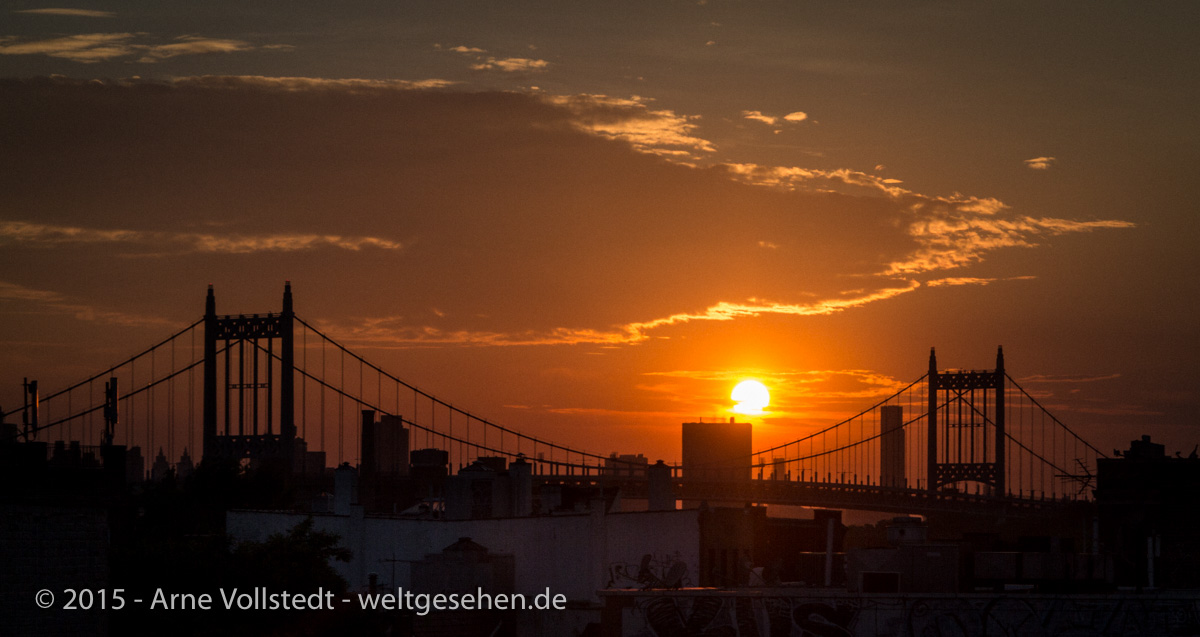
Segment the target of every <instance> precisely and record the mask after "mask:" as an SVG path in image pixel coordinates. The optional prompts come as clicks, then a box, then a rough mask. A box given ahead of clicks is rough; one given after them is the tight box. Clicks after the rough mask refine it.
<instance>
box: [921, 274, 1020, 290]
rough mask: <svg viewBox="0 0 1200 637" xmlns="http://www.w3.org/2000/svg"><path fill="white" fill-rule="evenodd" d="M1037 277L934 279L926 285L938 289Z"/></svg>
mask: <svg viewBox="0 0 1200 637" xmlns="http://www.w3.org/2000/svg"><path fill="white" fill-rule="evenodd" d="M1035 278H1037V277H1033V276H1010V277H1004V278H979V277H970V276H960V277H949V278H945V279H934V280H932V281H926V282H925V285H927V286H929V287H931V288H936V287H941V286H958V285H988V284H989V283H995V282H996V281H1029V280H1032V279H1035Z"/></svg>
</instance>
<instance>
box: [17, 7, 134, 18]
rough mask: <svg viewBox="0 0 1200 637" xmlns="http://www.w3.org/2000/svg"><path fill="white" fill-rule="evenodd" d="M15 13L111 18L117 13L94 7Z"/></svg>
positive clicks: (19, 11) (22, 10) (24, 10)
mask: <svg viewBox="0 0 1200 637" xmlns="http://www.w3.org/2000/svg"><path fill="white" fill-rule="evenodd" d="M13 13H31V14H36V15H61V16H73V17H77V18H111V17H114V16H116V15H117V14H116V13H114V12H112V11H95V10H92V9H21V10H18V11H13Z"/></svg>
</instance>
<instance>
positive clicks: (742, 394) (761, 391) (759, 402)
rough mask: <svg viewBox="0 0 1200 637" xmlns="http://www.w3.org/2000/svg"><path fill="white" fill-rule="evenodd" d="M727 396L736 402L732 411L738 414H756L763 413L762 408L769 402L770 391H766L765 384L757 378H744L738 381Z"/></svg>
mask: <svg viewBox="0 0 1200 637" xmlns="http://www.w3.org/2000/svg"><path fill="white" fill-rule="evenodd" d="M729 397H730V398H731V399H732V400H733V402H735V403H737V404H736V405H734V407H733V411H735V412H737V413H739V414H747V415H751V416H757V415H760V414H762V413H763V409H764V408H765V407H766V406H767V405H769V404H771V392H769V391H767V386H766V385H764V384H762V383H760V382H758V381H757V380H744V381H742V382H740V383H738V384H737V387H734V388H733V393H732V394H730V395H729Z"/></svg>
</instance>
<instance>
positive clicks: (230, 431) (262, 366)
mask: <svg viewBox="0 0 1200 637" xmlns="http://www.w3.org/2000/svg"><path fill="white" fill-rule="evenodd" d="M294 324H295V313H294V311H293V309H292V285H291V283H290V282H288V283H285V284H284V289H283V311H282V312H279V313H270V314H252V315H249V316H247V315H244V314H239V315H227V316H222V315H218V314H217V309H216V298H215V295H214V294H213V288H212V286H211V285H210V286H208V297H207V298H206V300H205V307H204V394H203V396H204V397H203V401H202V404H203V414H204V415H203V444H204V458H205V459H206V460H207V459H210V458H211V459H214V460H233V461H238V462H240V461H242V460H243V459H249V460H251V461H261V462H267V463H272V464H280V465H282V467H290V466H291V464H292V457H293V453H294V452H293V448H294V446H295V440H296V424H295V352H294V342H295V338H294V334H293V327H294ZM264 342H265V345H264V344H263V343H264ZM276 343H278V354H276ZM247 375H248V376H249V378H247Z"/></svg>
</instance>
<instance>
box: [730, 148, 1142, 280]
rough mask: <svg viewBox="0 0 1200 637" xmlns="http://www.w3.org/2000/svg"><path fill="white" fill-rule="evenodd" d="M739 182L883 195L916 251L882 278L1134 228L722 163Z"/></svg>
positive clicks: (839, 177) (836, 175)
mask: <svg viewBox="0 0 1200 637" xmlns="http://www.w3.org/2000/svg"><path fill="white" fill-rule="evenodd" d="M725 168H726V169H727V170H729V171H730V173H731V175H732V176H733V177H735V178H737V179H740V180H742V181H745V182H748V183H753V184H758V185H764V186H773V187H780V188H786V189H790V190H811V191H816V192H821V191H836V192H842V191H846V187H849V191H848V192H850V193H853V192H854V191H856V190H857V191H860V192H866V193H871V192H874V193H877V194H878V193H881V194H883V195H886V196H888V197H890V198H892V199H894V200H895V201H896V202H897V204H898V208H897V210H898V211H899V212H900V214H901V216H900V218H898V220H897V221H898V223H902V224H905V226H906V230H907V234H908V235H909V236H910V237H911V238H912V239H913V240H914V241H915V242H916V243H917V246H918V247H917V249H916V250H914V251H912V252H911V253H909V254H908V255H906V256H904V257H903V258H900V259H897V260H895V261H893V262H891V263H890V264H888V266H887V267H886V268H885V270H884V271H883V272H881V274H883V275H885V276H904V275H910V274H915V273H919V272H928V271H934V270H950V269H955V268H961V267H964V266H967V265H970V264H973V263H978V262H980V261H982V260H983V258H984V255H986V254H987V253H989V252H992V251H994V250H999V249H1002V248H1015V247H1033V246H1037V245H1039V244H1040V241H1041V240H1042V239H1043V238H1045V237H1050V236H1057V235H1062V234H1069V233H1081V232H1091V231H1093V230H1100V229H1120V228H1133V227H1136V225H1135V224H1134V223H1132V222H1129V221H1121V220H1117V219H1104V220H1094V221H1077V220H1073V219H1058V218H1054V217H1032V216H1027V215H1018V214H1015V213H1014V212H1013V211H1012V209H1011V208H1010V207H1009V206H1008V205H1006V204H1005V203H1004V202H1002V201H1000V200H999V199H995V198H992V197H974V196H966V195H962V194H959V193H954V194H952V195H946V196H938V195H925V194H921V193H918V192H915V191H912V190H910V189H908V188H905V187H903V186H901V185H900V184H902V183H903V182H902V181H901V180H899V179H892V178H885V177H881V176H879V175H873V174H870V173H865V172H861V171H856V170H849V169H836V170H821V169H814V168H800V167H795V166H793V167H783V166H760V165H757V164H726V165H725Z"/></svg>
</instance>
